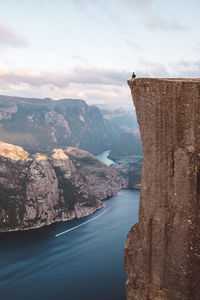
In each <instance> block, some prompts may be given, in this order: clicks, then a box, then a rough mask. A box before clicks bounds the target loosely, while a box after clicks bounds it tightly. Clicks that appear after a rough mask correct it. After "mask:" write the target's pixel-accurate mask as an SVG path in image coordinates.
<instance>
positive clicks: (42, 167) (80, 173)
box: [0, 142, 123, 232]
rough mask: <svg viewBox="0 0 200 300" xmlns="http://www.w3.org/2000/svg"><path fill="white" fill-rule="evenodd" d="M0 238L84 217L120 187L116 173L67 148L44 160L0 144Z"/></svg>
mask: <svg viewBox="0 0 200 300" xmlns="http://www.w3.org/2000/svg"><path fill="white" fill-rule="evenodd" d="M0 166H1V168H0V232H1V231H9V230H18V229H19V230H22V229H30V228H36V227H41V226H44V225H48V224H51V223H53V222H55V221H61V220H70V219H73V218H79V217H82V216H86V215H89V214H91V213H93V212H94V211H95V210H97V209H99V208H101V207H102V206H103V203H102V202H101V200H104V199H106V198H108V197H111V196H112V195H115V194H116V193H117V192H118V191H119V190H120V189H121V187H122V184H123V183H122V180H121V179H120V177H119V176H118V172H117V171H116V170H115V169H112V168H110V167H108V166H106V165H105V164H103V163H101V162H99V161H98V160H97V159H96V158H95V157H94V156H92V155H91V154H90V153H88V152H86V151H83V150H78V149H76V148H72V147H68V148H66V149H65V150H62V149H55V150H54V151H53V153H52V154H51V155H50V156H49V157H48V156H46V155H44V154H39V153H37V154H34V155H29V153H28V152H26V151H24V150H23V148H21V147H18V146H13V145H10V144H6V143H3V142H0Z"/></svg>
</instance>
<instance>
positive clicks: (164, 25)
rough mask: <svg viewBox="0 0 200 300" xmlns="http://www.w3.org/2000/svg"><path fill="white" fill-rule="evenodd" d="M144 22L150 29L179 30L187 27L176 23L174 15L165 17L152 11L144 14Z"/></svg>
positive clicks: (184, 29)
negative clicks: (168, 17)
mask: <svg viewBox="0 0 200 300" xmlns="http://www.w3.org/2000/svg"><path fill="white" fill-rule="evenodd" d="M144 24H145V26H146V27H147V28H149V29H152V30H157V29H160V30H179V31H186V30H187V28H186V27H184V26H182V25H181V24H179V23H178V21H177V19H176V18H175V17H173V18H170V19H165V18H162V17H160V16H159V15H156V14H154V13H151V14H148V15H146V16H144Z"/></svg>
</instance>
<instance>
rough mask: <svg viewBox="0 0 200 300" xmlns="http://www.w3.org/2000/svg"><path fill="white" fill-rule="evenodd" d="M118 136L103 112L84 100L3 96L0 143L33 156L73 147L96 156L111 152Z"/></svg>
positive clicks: (0, 101)
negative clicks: (22, 149)
mask: <svg viewBox="0 0 200 300" xmlns="http://www.w3.org/2000/svg"><path fill="white" fill-rule="evenodd" d="M118 135H119V134H118V130H117V129H116V128H115V127H114V126H112V125H111V124H110V122H109V121H108V120H106V119H104V118H103V115H102V114H101V112H100V110H99V109H98V108H97V107H95V106H89V105H87V104H86V102H85V101H83V100H78V99H74V100H73V99H62V100H57V101H54V100H52V99H48V98H47V99H32V98H19V97H8V96H1V95H0V140H3V141H4V142H7V143H11V144H16V145H19V146H21V147H23V148H24V149H26V150H27V151H29V152H31V153H35V152H43V153H47V154H48V153H49V152H51V151H52V150H53V149H54V148H64V147H67V146H73V147H78V148H80V149H84V150H87V151H89V152H91V153H94V154H96V153H100V152H102V151H104V150H107V149H110V148H111V145H112V144H113V143H114V141H115V140H116V138H118Z"/></svg>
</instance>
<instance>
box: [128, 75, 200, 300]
mask: <svg viewBox="0 0 200 300" xmlns="http://www.w3.org/2000/svg"><path fill="white" fill-rule="evenodd" d="M128 83H129V86H130V88H131V93H132V97H133V101H134V104H135V107H136V112H137V118H138V123H139V126H140V132H141V138H142V145H143V156H144V162H143V169H142V178H141V198H140V210H139V222H138V223H137V224H136V225H135V226H133V227H132V228H131V230H130V232H129V234H128V237H127V242H126V245H125V268H126V272H127V275H128V279H127V300H150V299H152V300H153V299H155V300H162V299H163V300H164V299H165V300H167V299H168V300H199V299H200V285H199V278H200V79H153V78H152V79H149V78H139V79H136V80H134V82H133V81H132V80H130V81H128Z"/></svg>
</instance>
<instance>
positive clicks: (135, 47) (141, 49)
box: [126, 40, 143, 51]
mask: <svg viewBox="0 0 200 300" xmlns="http://www.w3.org/2000/svg"><path fill="white" fill-rule="evenodd" d="M126 43H127V44H128V45H129V46H130V47H131V48H134V49H136V50H139V51H143V48H142V47H141V46H140V45H138V44H136V43H134V42H131V41H129V40H126Z"/></svg>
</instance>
